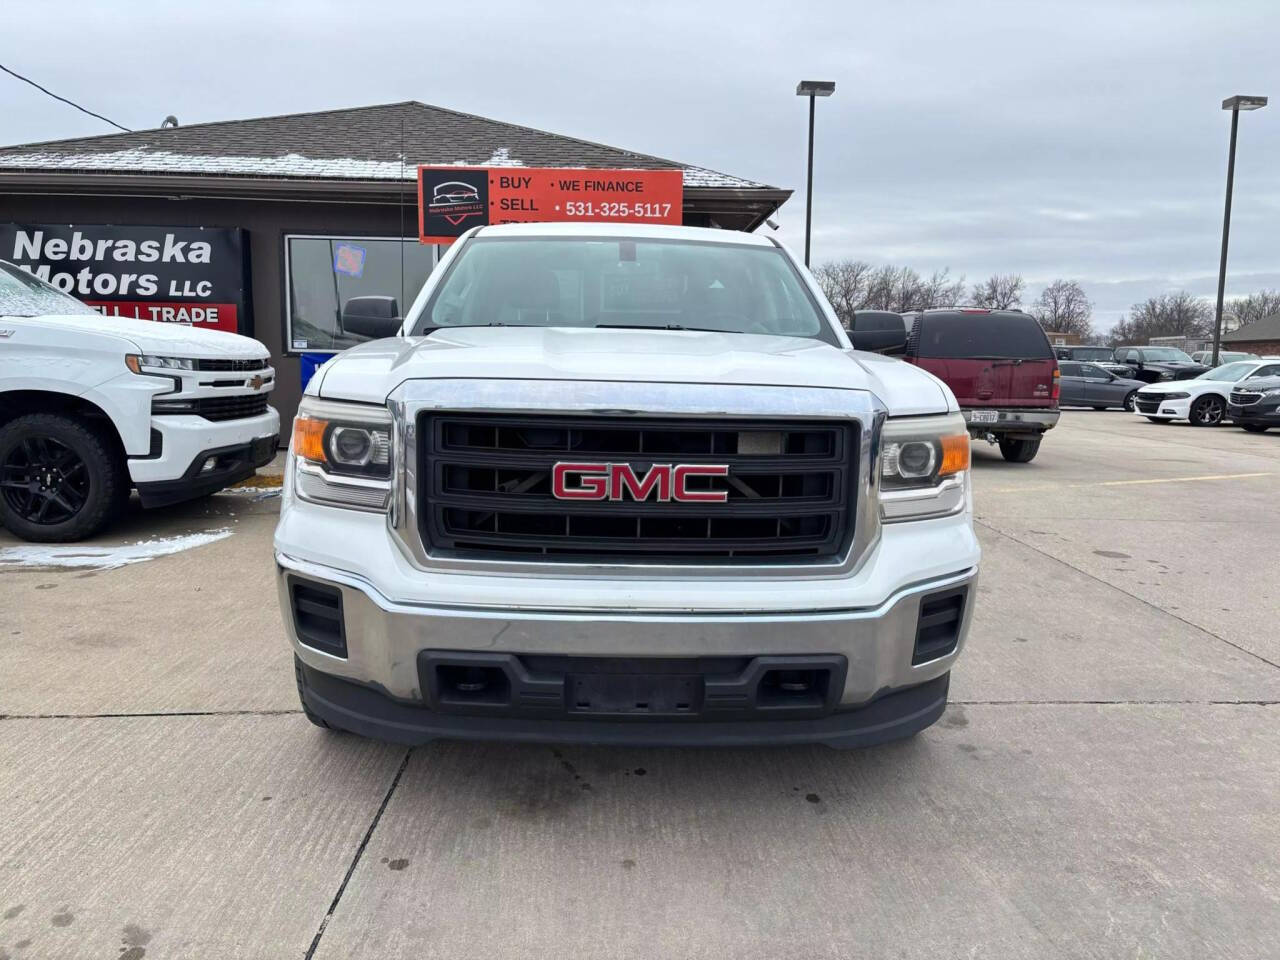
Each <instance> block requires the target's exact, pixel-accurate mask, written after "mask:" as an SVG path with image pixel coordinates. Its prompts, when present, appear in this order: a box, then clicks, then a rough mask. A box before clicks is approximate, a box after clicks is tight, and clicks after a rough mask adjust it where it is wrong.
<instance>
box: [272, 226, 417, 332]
mask: <svg viewBox="0 0 1280 960" xmlns="http://www.w3.org/2000/svg"><path fill="white" fill-rule="evenodd" d="M402 251H403V254H404V274H403V283H402V277H401V272H400V263H401V252H402ZM284 261H285V324H286V330H285V337H286V339H285V345H286V347H287V348H288V351H289V352H290V353H302V352H311V351H316V352H319V353H333V352H336V351H338V350H345V349H346V348H347V347H353V346H355V345H356V344H357V343H361V342H363V340H364V338H363V337H359V336H356V335H355V334H348V333H346V332H345V331H344V330H343V329H342V306H343V304H345V303H346V302H347V301H348V300H350V299H351V298H352V297H365V296H375V295H376V296H389V297H394V298H395V301H396V304H397V306H398V307H399V311H400V315H401V316H403V315H404V312H405V311H406V310H408V308H409V305H410V304H412V303H413V299H414V297H416V296H417V295H418V291H419V290H420V289H422V284H423V283H424V282H425V281H426V279H427V276H428V275H429V274H430V273H431V270H432V268H433V267H434V266H435V264H436V247H435V246H433V245H429V244H423V243H419V242H418V241H417V240H399V239H397V238H395V237H336V236H335V237H329V236H314V235H305V236H304V235H301V234H289V235H287V236H285V238H284Z"/></svg>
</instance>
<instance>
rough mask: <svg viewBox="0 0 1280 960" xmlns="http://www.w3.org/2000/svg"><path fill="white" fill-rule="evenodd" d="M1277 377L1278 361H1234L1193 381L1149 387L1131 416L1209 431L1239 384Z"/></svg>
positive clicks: (1143, 390)
mask: <svg viewBox="0 0 1280 960" xmlns="http://www.w3.org/2000/svg"><path fill="white" fill-rule="evenodd" d="M1274 376H1280V360H1278V359H1277V358H1275V357H1264V358H1262V359H1261V360H1237V361H1236V362H1234V363H1224V364H1222V365H1221V366H1218V367H1214V368H1213V369H1212V370H1209V371H1207V372H1205V373H1202V374H1200V376H1198V377H1196V378H1194V379H1192V380H1168V381H1165V382H1163V383H1152V384H1148V385H1147V386H1145V387H1143V388H1142V389H1141V390H1140V391H1138V396H1137V399H1136V400H1135V403H1134V412H1135V413H1136V414H1137V415H1138V416H1140V417H1146V418H1147V419H1148V420H1150V421H1151V422H1152V423H1168V422H1169V421H1171V420H1189V421H1190V422H1191V423H1192V424H1193V425H1195V426H1197V427H1212V426H1215V425H1216V424H1219V423H1221V422H1222V421H1223V419H1224V418H1225V417H1226V415H1227V395H1228V394H1230V393H1231V388H1232V387H1234V386H1235V385H1236V384H1237V383H1239V382H1240V381H1242V380H1251V379H1254V378H1255V377H1274Z"/></svg>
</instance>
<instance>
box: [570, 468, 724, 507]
mask: <svg viewBox="0 0 1280 960" xmlns="http://www.w3.org/2000/svg"><path fill="white" fill-rule="evenodd" d="M728 475H729V468H728V467H727V466H724V465H720V464H715V465H713V464H702V463H677V464H670V463H655V464H654V465H653V466H652V467H650V468H649V472H648V473H646V474H645V475H644V477H643V478H641V477H639V476H637V475H636V472H635V471H634V470H632V469H631V464H629V463H557V464H556V465H555V467H553V468H552V470H551V492H552V493H553V494H554V495H555V497H556V499H557V500H624V499H626V496H625V495H626V494H630V495H631V499H632V500H648V499H649V498H650V497H653V498H654V499H655V500H678V501H680V502H681V503H724V502H725V501H726V500H728V499H729V493H728V491H727V490H690V489H689V488H688V481H689V478H690V477H727V476H728Z"/></svg>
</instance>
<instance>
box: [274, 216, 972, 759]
mask: <svg viewBox="0 0 1280 960" xmlns="http://www.w3.org/2000/svg"><path fill="white" fill-rule="evenodd" d="M397 314H398V310H397V308H396V305H395V304H394V302H392V301H391V300H390V298H360V300H358V301H356V300H353V301H351V302H349V303H348V304H347V305H345V307H344V315H345V316H344V325H345V326H346V327H347V329H358V330H359V331H360V332H361V333H363V334H364V335H366V336H375V337H376V336H381V337H384V339H377V340H374V341H372V342H369V343H366V344H363V345H361V346H357V347H355V348H352V349H350V350H348V351H346V352H345V353H343V354H340V355H338V356H337V357H335V358H334V359H332V360H331V361H329V362H328V363H327V364H325V365H324V367H322V368H321V369H320V371H319V372H318V373H317V375H316V376H315V378H314V379H313V380H312V381H311V383H310V385H309V386H308V388H307V391H306V396H305V397H304V398H303V402H302V406H301V409H300V411H299V415H298V418H297V420H296V421H295V423H294V430H293V439H292V444H291V448H290V454H289V459H288V464H287V467H286V477H285V490H284V495H283V499H282V507H281V513H280V521H279V526H278V527H277V529H276V535H275V559H276V566H277V571H278V585H279V596H280V603H281V607H282V609H283V612H284V622H285V624H286V625H287V630H288V634H289V640H290V642H291V646H292V648H293V653H294V655H295V673H296V678H297V683H298V691H299V695H300V697H301V700H302V705H303V709H304V711H305V712H306V714H307V716H308V718H310V719H311V721H312V722H313V723H316V724H317V725H320V726H324V727H330V728H336V729H341V730H347V731H352V732H355V733H358V734H362V735H366V736H371V737H376V738H379V739H385V740H392V741H399V742H403V743H421V742H425V741H428V740H431V739H433V738H440V737H461V738H499V739H515V740H524V741H534V742H555V741H573V740H582V741H587V742H596V743H645V744H704V745H707V744H710V745H735V744H748V743H799V742H820V743H826V744H830V745H833V746H859V745H865V744H871V743H876V742H880V741H884V740H889V739H894V738H898V737H904V736H909V735H911V734H913V733H915V732H917V731H919V730H921V729H923V728H924V727H927V726H928V725H929V724H931V723H933V722H934V721H935V720H937V718H938V717H939V716H940V715H941V714H942V712H943V710H944V708H945V706H946V701H947V689H948V682H949V677H950V670H951V668H952V665H953V664H954V663H955V661H956V657H957V656H958V655H959V652H960V649H961V647H962V646H963V644H964V638H965V633H966V631H967V629H968V626H969V622H970V619H971V617H972V611H973V602H974V589H975V582H976V581H975V578H976V576H977V572H978V560H979V548H978V542H977V539H976V538H975V536H974V530H973V524H972V501H971V495H970V487H969V437H968V433H967V431H966V427H965V422H964V419H963V418H962V416H961V415H960V413H959V410H958V408H957V405H956V401H955V398H954V397H953V396H952V394H951V392H950V391H949V390H948V389H947V387H946V386H945V385H944V384H942V383H941V382H940V381H939V380H937V379H936V378H935V377H933V376H932V375H930V374H929V373H927V372H925V371H923V370H921V369H919V368H918V367H914V366H910V365H908V364H905V363H902V362H899V361H897V360H893V359H889V358H887V357H884V356H881V355H879V354H877V353H873V352H862V351H860V350H857V349H854V345H853V344H851V343H850V340H849V337H848V336H847V335H846V333H845V332H844V331H843V330H842V328H841V326H840V324H839V322H838V321H837V320H836V318H835V316H834V314H833V313H832V311H831V308H830V306H829V305H828V304H827V302H826V301H825V300H824V298H823V296H822V293H821V291H820V290H819V288H818V286H817V285H816V284H815V283H814V281H813V278H812V277H811V276H810V275H809V273H808V272H807V271H806V270H805V269H804V268H803V267H801V266H800V265H799V264H798V263H797V262H796V261H795V260H794V259H793V258H792V256H791V255H790V254H789V253H788V252H787V251H786V250H785V249H784V248H782V247H781V246H780V245H779V244H777V243H776V242H774V241H772V240H771V239H768V238H764V237H758V236H754V235H750V234H742V233H733V232H728V231H721V230H704V229H695V228H680V227H648V226H632V225H584V224H536V225H534V224H524V225H507V226H495V227H481V228H477V229H475V230H473V231H471V232H469V233H467V234H465V235H464V236H463V237H462V238H461V239H460V240H459V241H458V242H456V243H455V244H454V245H453V246H452V247H451V249H450V250H449V252H448V254H447V255H446V256H445V257H444V258H443V259H442V261H441V263H440V265H439V266H438V268H437V269H436V270H435V272H434V273H433V274H432V275H431V277H430V278H429V279H428V281H427V283H426V285H425V286H424V288H423V289H422V291H421V292H420V293H419V295H418V296H417V298H416V300H415V302H414V303H413V305H412V307H411V309H410V310H409V311H408V314H407V316H406V317H405V319H404V320H403V322H401V321H400V320H399V319H398V318H397ZM379 316H381V317H383V318H384V319H383V320H381V321H378V320H377V318H378V317H379ZM853 336H854V339H855V341H857V343H858V344H859V345H862V346H866V347H871V348H889V347H893V346H895V344H894V343H890V342H889V341H890V340H893V339H894V338H896V340H897V344H896V345H898V346H900V345H901V340H902V339H903V336H904V334H903V330H902V326H901V324H900V323H899V324H897V331H896V333H895V332H894V331H892V330H890V329H885V330H868V331H864V332H859V331H855V333H854V334H853Z"/></svg>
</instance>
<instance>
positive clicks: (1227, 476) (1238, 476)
mask: <svg viewBox="0 0 1280 960" xmlns="http://www.w3.org/2000/svg"><path fill="white" fill-rule="evenodd" d="M1274 476H1275V473H1272V472H1263V473H1210V474H1206V475H1204V476H1201V477H1159V478H1157V479H1154V480H1095V481H1093V482H1091V483H1042V484H1038V485H1034V486H1026V487H996V488H994V489H992V490H983V489H982V488H981V487H977V488H976V490H975V492H976V493H979V494H983V493H1028V492H1030V493H1035V492H1038V491H1043V490H1066V489H1070V488H1073V487H1128V486H1135V485H1137V484H1147V483H1192V482H1194V481H1197V480H1246V479H1249V478H1251V477H1274Z"/></svg>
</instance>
